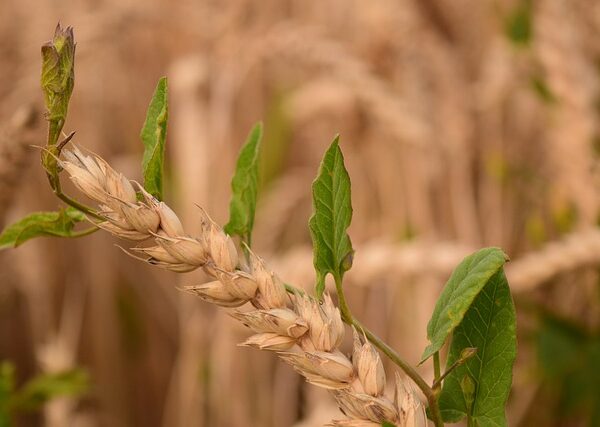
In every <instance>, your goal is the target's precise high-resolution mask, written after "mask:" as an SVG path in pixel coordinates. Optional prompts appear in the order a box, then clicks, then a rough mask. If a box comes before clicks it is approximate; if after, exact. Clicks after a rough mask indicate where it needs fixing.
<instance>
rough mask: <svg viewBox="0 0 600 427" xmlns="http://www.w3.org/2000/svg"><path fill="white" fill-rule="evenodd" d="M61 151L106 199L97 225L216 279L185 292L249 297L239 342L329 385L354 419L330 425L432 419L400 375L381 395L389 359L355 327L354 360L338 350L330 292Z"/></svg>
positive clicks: (153, 260) (234, 300)
mask: <svg viewBox="0 0 600 427" xmlns="http://www.w3.org/2000/svg"><path fill="white" fill-rule="evenodd" d="M64 158H65V160H61V161H60V164H61V166H62V167H63V169H64V170H65V171H66V172H67V173H68V174H69V176H70V178H71V180H72V181H73V183H74V184H75V185H76V186H77V187H78V188H79V189H80V190H81V191H82V192H83V193H84V194H86V195H87V196H88V197H90V198H91V199H93V200H95V201H96V202H98V203H99V204H100V206H101V214H102V215H103V216H104V217H105V218H106V220H105V221H101V222H99V223H98V226H100V227H102V228H103V229H105V230H107V231H109V232H111V233H112V234H114V235H116V236H118V237H121V238H126V239H129V240H134V241H137V240H142V239H143V240H145V239H153V240H154V242H155V245H154V246H151V247H144V248H133V249H132V251H133V252H134V253H136V254H140V255H143V256H145V258H144V260H145V261H146V262H148V263H150V264H153V265H157V266H160V267H163V268H166V269H169V270H173V271H177V272H180V271H189V270H192V269H196V268H200V267H201V268H203V269H204V271H205V272H206V273H207V274H208V275H209V276H211V277H212V278H214V279H216V280H213V281H211V282H208V283H204V284H201V285H194V286H187V287H185V288H184V289H185V290H186V291H189V292H191V293H193V294H195V295H197V296H199V297H200V298H202V299H203V300H205V301H208V302H211V303H214V304H217V305H220V306H224V307H238V306H242V305H245V304H246V303H248V302H250V303H251V305H252V306H253V307H254V308H255V309H254V310H251V311H247V312H242V311H234V312H233V313H232V316H233V317H234V318H236V319H238V320H240V321H241V322H242V323H244V324H245V325H247V326H248V327H249V328H251V329H252V330H253V331H254V332H255V334H254V335H252V336H251V337H249V338H248V339H247V340H246V341H245V342H244V343H242V344H241V345H243V346H250V347H256V348H259V349H261V350H271V351H274V352H276V353H277V354H278V356H279V357H280V358H281V359H282V360H284V361H285V362H287V363H289V364H290V365H292V367H293V368H294V369H295V370H296V371H297V372H298V373H300V374H301V375H302V376H304V377H305V378H306V380H307V381H308V382H309V383H311V384H314V385H317V386H319V387H323V388H326V389H329V390H332V392H333V394H334V397H335V399H336V401H337V402H338V405H339V406H340V408H341V409H342V411H343V412H344V414H345V415H346V416H347V417H348V419H346V420H334V421H333V424H332V425H334V426H357V425H359V426H360V425H378V424H380V423H382V422H383V421H390V422H393V423H396V424H397V425H399V426H404V425H408V424H411V423H414V424H415V425H426V421H425V420H426V419H425V412H424V407H423V406H422V405H421V403H420V402H419V401H418V399H417V398H416V397H415V394H414V391H413V390H412V389H411V388H410V387H409V386H407V385H406V384H405V383H404V381H402V380H400V379H399V377H397V381H396V383H397V384H396V397H395V398H393V399H392V398H389V397H386V396H385V395H384V389H385V372H384V371H383V364H382V361H381V359H380V358H379V355H378V354H377V351H376V350H375V349H374V348H373V347H372V345H371V344H370V343H369V342H368V341H366V340H365V339H361V337H360V336H359V334H358V333H357V332H356V331H354V335H355V336H354V354H353V356H352V359H350V358H348V357H347V356H346V355H344V354H343V353H342V352H341V351H340V350H339V347H340V344H341V343H342V340H343V337H344V324H343V322H342V318H341V315H340V311H339V309H338V308H337V307H336V306H335V305H334V304H333V301H332V300H331V298H330V297H329V295H325V296H324V300H323V303H322V304H321V303H319V302H318V301H316V300H314V299H313V298H311V297H309V296H307V295H304V294H300V293H299V292H297V293H295V294H293V295H288V294H287V292H286V290H285V287H284V285H283V282H282V281H281V280H280V279H279V278H278V276H277V275H275V273H273V272H272V271H271V270H269V269H268V267H267V266H266V264H265V262H264V261H263V260H262V259H261V258H260V257H258V256H257V255H256V254H254V253H252V252H251V251H249V262H248V265H247V266H246V265H244V264H243V262H240V258H239V256H238V252H237V250H236V247H235V245H234V243H233V240H232V239H231V238H230V237H229V236H228V235H227V234H225V233H224V232H223V230H222V229H221V228H220V227H219V226H218V225H217V224H216V223H215V222H213V221H212V220H211V219H210V217H209V216H208V214H207V213H206V212H204V211H203V210H202V209H200V215H199V216H200V220H201V225H202V228H201V229H202V232H201V234H200V236H199V237H192V236H189V235H187V234H186V233H185V231H184V229H183V226H182V224H181V221H180V220H179V218H178V217H177V215H176V214H175V212H173V211H172V210H171V209H170V208H169V207H168V206H167V205H166V204H165V203H163V202H159V201H157V200H156V199H155V198H153V197H152V196H151V195H150V194H148V193H147V192H146V191H144V189H143V187H142V186H140V185H139V184H137V183H134V184H135V186H136V187H137V189H138V190H139V192H140V193H141V194H142V200H136V192H135V189H134V185H132V183H131V182H129V180H127V179H126V178H125V177H124V176H123V175H121V174H120V173H117V172H116V171H114V170H113V169H112V168H111V167H110V166H109V165H108V163H107V162H105V161H104V160H103V159H101V158H100V157H98V156H96V155H86V154H84V153H83V152H81V151H80V150H79V149H77V148H75V149H73V150H71V151H67V152H65V153H64ZM136 257H138V258H140V256H138V255H136ZM238 266H241V267H240V268H238ZM411 425H412V424H411Z"/></svg>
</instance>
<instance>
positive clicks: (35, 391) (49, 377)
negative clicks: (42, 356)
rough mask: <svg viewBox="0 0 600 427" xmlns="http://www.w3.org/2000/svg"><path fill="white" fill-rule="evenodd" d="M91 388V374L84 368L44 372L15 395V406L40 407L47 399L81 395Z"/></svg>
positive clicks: (23, 407) (30, 408) (25, 409)
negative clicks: (51, 372) (50, 372)
mask: <svg viewBox="0 0 600 427" xmlns="http://www.w3.org/2000/svg"><path fill="white" fill-rule="evenodd" d="M88 388H89V376H88V374H87V372H86V371H85V370H83V369H78V368H77V369H71V370H68V371H64V372H59V373H54V374H42V375H39V376H37V377H35V378H33V379H31V380H30V381H29V382H27V383H26V384H25V385H24V386H23V387H22V388H21V389H20V390H19V392H18V394H17V395H16V396H15V397H14V400H13V405H14V407H15V408H17V409H19V410H24V411H33V410H36V409H39V408H40V407H41V406H42V405H43V404H44V403H46V402H47V401H49V400H51V399H53V398H56V397H60V396H80V395H82V394H83V393H85V392H86V391H87V390H88Z"/></svg>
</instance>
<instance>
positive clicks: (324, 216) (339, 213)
mask: <svg viewBox="0 0 600 427" xmlns="http://www.w3.org/2000/svg"><path fill="white" fill-rule="evenodd" d="M312 196H313V209H314V213H313V215H312V216H311V218H310V221H309V227H310V234H311V237H312V241H313V248H314V249H313V253H314V259H313V262H314V265H315V270H316V271H317V288H316V292H317V296H318V297H319V298H320V297H321V295H322V294H323V291H324V290H325V276H326V275H327V273H331V274H332V275H333V276H334V277H335V278H336V281H341V278H342V276H343V275H344V273H345V272H346V271H348V270H349V269H350V267H352V257H353V254H354V250H353V249H352V242H351V241H350V237H349V236H348V234H347V233H346V230H347V228H348V227H349V226H350V221H351V220H352V200H351V196H350V177H349V175H348V171H347V170H346V167H345V166H344V156H343V155H342V150H341V149H340V147H339V137H338V136H336V137H335V139H334V140H333V142H332V143H331V146H330V147H329V149H328V150H327V152H326V153H325V156H324V157H323V160H322V162H321V166H320V167H319V174H318V176H317V178H316V179H315V181H314V182H313V185H312Z"/></svg>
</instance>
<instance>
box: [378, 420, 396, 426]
mask: <svg viewBox="0 0 600 427" xmlns="http://www.w3.org/2000/svg"><path fill="white" fill-rule="evenodd" d="M381 427H396V424H392V423H390V422H389V421H384V422H382V423H381Z"/></svg>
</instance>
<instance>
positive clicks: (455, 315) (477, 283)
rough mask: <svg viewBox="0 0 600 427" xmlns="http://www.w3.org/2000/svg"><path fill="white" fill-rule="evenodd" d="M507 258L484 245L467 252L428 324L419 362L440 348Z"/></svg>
mask: <svg viewBox="0 0 600 427" xmlns="http://www.w3.org/2000/svg"><path fill="white" fill-rule="evenodd" d="M507 259H508V258H507V256H506V255H505V254H504V252H502V250H500V249H498V248H485V249H481V250H480V251H478V252H475V253H474V254H472V255H469V256H468V257H466V258H465V259H464V260H463V261H462V262H461V263H460V264H459V266H458V267H456V269H455V270H454V272H453V273H452V276H450V279H448V282H447V283H446V285H445V286H444V290H443V291H442V294H441V295H440V297H439V299H438V301H437V303H436V305H435V309H434V311H433V315H432V316H431V319H430V320H429V323H428V325H427V338H429V341H430V342H431V344H430V345H429V346H427V348H426V349H425V351H424V352H423V356H421V363H423V362H424V361H425V360H426V359H428V358H429V357H430V356H432V355H433V354H434V353H435V352H436V351H439V349H440V348H442V346H443V345H444V342H445V341H446V338H448V336H449V335H450V334H451V333H452V331H453V330H454V328H456V327H457V326H458V325H459V324H460V322H462V320H463V317H464V315H465V313H466V312H467V310H468V309H469V307H470V306H471V303H472V302H473V300H474V299H475V298H476V297H477V295H478V294H479V292H481V290H482V289H483V287H484V286H485V285H486V283H487V282H488V281H489V280H490V278H491V277H492V276H493V275H494V274H496V272H497V271H498V270H500V268H502V266H503V265H504V263H505V262H506V260H507Z"/></svg>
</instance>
